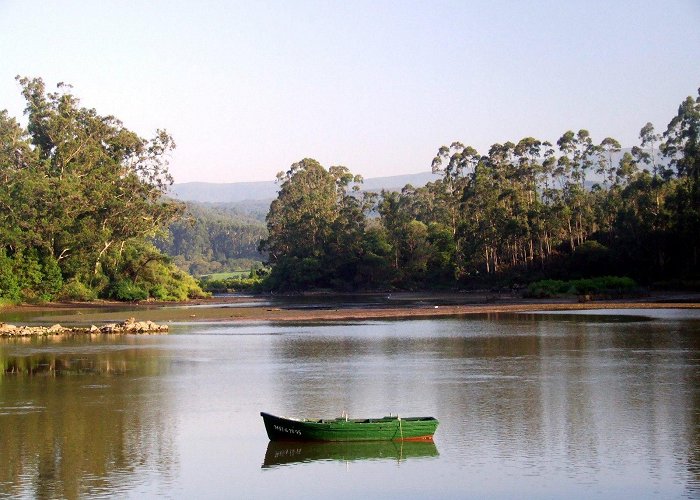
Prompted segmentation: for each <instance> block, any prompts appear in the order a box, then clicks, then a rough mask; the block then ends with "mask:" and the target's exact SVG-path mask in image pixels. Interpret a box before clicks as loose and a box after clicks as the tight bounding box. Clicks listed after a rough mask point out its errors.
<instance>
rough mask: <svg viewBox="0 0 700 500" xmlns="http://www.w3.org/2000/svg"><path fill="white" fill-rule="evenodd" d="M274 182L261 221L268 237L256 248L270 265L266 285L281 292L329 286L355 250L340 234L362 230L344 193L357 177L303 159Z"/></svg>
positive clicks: (358, 215)
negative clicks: (273, 196)
mask: <svg viewBox="0 0 700 500" xmlns="http://www.w3.org/2000/svg"><path fill="white" fill-rule="evenodd" d="M277 179H278V182H280V183H281V187H280V191H279V194H278V196H277V198H276V199H275V200H273V201H272V203H271V205H270V211H269V213H268V215H267V218H266V221H267V229H268V237H267V239H265V240H263V241H262V242H261V244H260V249H261V250H262V251H265V252H267V253H268V262H269V264H271V265H272V266H273V269H272V272H271V275H270V277H269V283H271V285H272V286H273V287H275V288H286V289H299V288H304V287H309V286H315V287H327V286H332V285H333V283H332V281H333V277H334V274H335V273H334V271H337V269H338V267H339V266H340V265H341V264H346V263H347V262H348V259H350V258H351V259H353V260H354V259H355V258H356V256H357V252H359V249H360V247H359V246H358V247H356V248H351V249H348V248H347V246H346V244H345V243H344V242H343V241H344V240H343V238H344V236H343V235H347V234H348V231H350V232H353V231H356V232H359V233H361V232H362V230H363V224H364V222H363V219H364V214H363V213H362V207H361V205H358V204H357V201H356V200H355V199H354V198H353V197H352V195H351V194H349V193H348V188H349V186H350V184H351V183H353V182H354V183H360V182H361V181H362V178H361V177H359V176H354V175H352V174H351V173H350V171H349V170H348V169H347V168H345V167H337V166H336V167H331V168H330V169H329V170H326V169H325V168H323V166H322V165H321V164H320V163H318V162H317V161H316V160H314V159H311V158H305V159H303V160H301V161H300V162H297V163H294V164H292V166H291V168H290V169H289V170H288V171H287V172H280V173H279V174H278V175H277ZM338 237H341V239H338ZM346 250H349V252H346ZM341 251H342V252H343V255H341V254H340V252H341Z"/></svg>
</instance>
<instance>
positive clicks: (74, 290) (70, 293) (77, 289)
mask: <svg viewBox="0 0 700 500" xmlns="http://www.w3.org/2000/svg"><path fill="white" fill-rule="evenodd" d="M58 298H59V299H60V300H76V301H81V302H90V301H92V300H95V299H96V298H97V293H96V292H95V291H94V290H93V289H92V288H90V287H88V286H87V285H85V284H83V283H81V282H80V281H78V280H77V279H72V280H69V281H68V282H66V283H65V284H64V285H63V288H61V291H60V292H59V293H58Z"/></svg>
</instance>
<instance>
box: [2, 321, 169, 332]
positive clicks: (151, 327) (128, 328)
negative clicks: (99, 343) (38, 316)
mask: <svg viewBox="0 0 700 500" xmlns="http://www.w3.org/2000/svg"><path fill="white" fill-rule="evenodd" d="M167 332H168V325H159V324H156V323H154V322H152V321H136V320H135V319H134V318H129V319H127V320H126V321H122V322H121V323H109V324H106V325H102V326H100V327H98V326H95V325H90V327H66V326H61V325H59V324H55V325H52V326H17V325H9V324H7V323H2V322H0V337H30V336H33V335H36V336H50V335H65V334H74V335H79V334H86V333H88V334H92V333H94V334H98V333H147V334H152V333H167Z"/></svg>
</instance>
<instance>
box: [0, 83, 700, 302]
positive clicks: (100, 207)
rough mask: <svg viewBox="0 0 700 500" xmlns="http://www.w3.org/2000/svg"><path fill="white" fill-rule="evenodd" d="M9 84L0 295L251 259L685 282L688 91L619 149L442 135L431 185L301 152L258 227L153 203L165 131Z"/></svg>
mask: <svg viewBox="0 0 700 500" xmlns="http://www.w3.org/2000/svg"><path fill="white" fill-rule="evenodd" d="M18 81H19V84H20V86H21V92H22V95H23V96H24V98H25V100H26V109H25V115H26V117H27V126H26V127H23V126H21V125H20V124H19V123H18V121H17V120H16V119H15V118H12V117H10V116H9V115H8V113H7V111H0V179H1V180H2V181H1V182H0V301H4V302H18V301H45V300H56V299H73V300H75V299H78V300H89V299H94V298H97V297H104V298H115V299H120V300H136V299H147V298H154V299H159V300H184V299H186V298H188V297H194V296H200V295H201V294H202V290H201V288H200V287H199V285H198V284H197V283H196V281H195V280H194V279H193V278H192V277H191V276H190V275H189V274H188V272H189V273H192V274H195V275H202V274H209V273H215V272H225V271H232V270H236V269H238V270H240V269H242V268H245V269H247V268H253V267H256V261H258V260H266V261H267V264H268V265H269V272H268V273H267V274H266V273H265V272H261V271H257V272H256V273H251V278H250V279H251V280H252V282H253V283H255V282H257V283H258V284H259V285H260V287H261V288H262V289H268V290H280V291H297V290H306V289H319V288H323V289H331V290H339V291H349V290H378V289H392V288H396V289H429V288H450V289H454V288H468V287H481V286H484V285H488V286H493V285H498V286H502V285H508V286H512V285H523V284H527V283H529V282H532V281H535V280H539V279H543V278H556V279H578V278H587V277H595V276H604V275H613V274H614V275H618V276H629V277H632V278H634V279H636V280H637V281H638V282H640V283H643V284H651V283H664V282H665V283H666V284H667V285H668V284H673V285H676V286H678V285H685V286H691V287H697V286H698V280H699V276H698V269H699V268H698V257H699V256H698V248H699V244H700V241H699V239H700V187H699V175H700V90H699V93H698V97H697V98H692V97H688V98H687V99H686V100H684V101H683V102H682V103H681V105H680V107H679V109H678V112H677V114H676V115H675V116H674V117H673V118H672V120H671V121H670V123H669V124H668V126H667V127H666V129H665V130H664V131H663V132H659V133H657V132H656V131H655V129H654V127H653V125H652V124H650V123H648V124H646V125H645V126H644V127H643V128H642V129H641V132H640V144H639V145H638V146H635V147H633V148H631V149H629V150H623V149H622V147H621V145H620V144H619V142H618V141H617V140H615V139H614V138H610V137H606V138H604V139H602V140H601V141H600V142H597V141H595V140H594V139H593V137H591V135H590V134H589V133H588V132H587V131H586V130H579V131H578V132H573V131H567V132H565V133H564V134H562V136H561V137H560V138H559V139H558V140H557V141H556V142H555V143H550V142H547V141H542V140H539V139H535V138H532V137H526V138H523V139H521V140H518V141H515V142H505V143H503V144H494V145H492V146H491V147H490V148H489V150H488V151H486V152H478V151H477V150H476V149H475V148H473V147H470V146H468V145H465V144H462V143H459V142H454V143H452V144H451V145H449V146H443V147H441V148H439V150H438V151H437V154H436V156H435V158H434V160H433V162H432V169H433V172H435V173H438V174H439V177H438V180H436V181H434V182H429V183H428V184H427V185H425V186H421V187H417V188H414V187H412V186H410V185H408V186H406V187H404V188H403V189H402V190H401V191H388V190H383V191H381V192H376V191H375V192H371V191H363V190H362V189H361V187H362V178H361V177H359V176H355V175H353V174H352V173H351V172H350V171H349V170H348V169H347V168H345V167H342V166H332V167H330V168H328V169H326V168H324V167H323V166H322V165H321V164H319V163H318V162H317V161H315V160H313V159H310V158H306V159H303V160H301V161H299V162H297V163H294V164H293V165H292V166H291V168H290V169H289V170H288V171H286V172H282V173H280V174H279V175H278V185H279V193H278V196H277V198H276V199H275V200H273V201H272V203H271V205H270V206H269V211H266V210H265V211H264V212H266V216H264V221H263V211H262V210H260V209H259V207H258V208H255V207H254V208H253V209H252V210H248V211H247V212H246V211H245V209H244V208H243V207H242V206H237V205H235V204H229V205H226V204H218V205H213V204H201V203H200V204H196V203H189V204H184V203H180V202H177V201H174V200H173V199H171V198H169V197H168V196H167V194H168V189H169V187H170V186H171V184H172V178H171V176H170V174H169V172H168V168H167V158H168V154H169V152H170V151H171V150H172V149H173V148H174V147H175V144H174V142H173V140H172V138H171V137H170V136H169V135H168V134H167V133H166V132H164V131H160V130H159V131H157V133H156V135H155V136H154V137H153V138H152V139H144V138H141V137H139V136H138V135H137V134H135V133H134V132H132V131H130V130H128V129H126V128H125V127H124V126H123V124H122V123H121V122H120V121H119V120H118V119H116V118H115V117H113V116H101V115H99V114H97V112H96V111H95V110H94V109H87V108H84V107H81V106H80V102H79V100H78V99H77V98H76V97H75V96H73V95H72V94H71V92H70V90H71V89H70V87H69V86H67V85H62V84H59V86H58V89H57V91H56V92H47V91H46V89H45V85H44V82H43V81H42V80H41V79H38V78H35V79H29V78H18ZM248 284H249V285H250V284H251V282H249V283H248ZM224 287H225V286H224Z"/></svg>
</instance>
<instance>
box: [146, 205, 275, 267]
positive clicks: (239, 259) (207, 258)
mask: <svg viewBox="0 0 700 500" xmlns="http://www.w3.org/2000/svg"><path fill="white" fill-rule="evenodd" d="M251 207H252V209H251ZM266 210H267V207H265V212H266ZM265 212H263V213H260V212H259V211H258V210H257V207H256V206H255V205H252V204H247V205H244V204H240V203H229V204H225V203H216V204H203V203H186V208H185V213H184V215H183V217H182V218H180V219H178V220H177V221H175V222H172V223H171V224H170V226H169V227H168V230H167V232H166V233H165V234H164V235H162V236H160V237H158V238H157V239H156V241H155V244H156V247H158V248H159V249H160V250H162V251H163V252H165V253H167V254H168V255H170V256H171V257H172V259H173V263H175V264H176V265H177V266H178V267H179V268H181V269H184V270H186V271H188V272H189V273H191V274H192V275H193V276H201V275H205V274H210V273H219V272H229V271H237V270H238V271H241V270H250V269H251V268H254V267H258V266H259V265H260V261H261V260H263V256H262V255H261V254H260V253H259V252H258V244H259V243H260V240H261V239H263V238H265V236H266V235H267V228H266V227H265V222H264V219H265Z"/></svg>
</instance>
